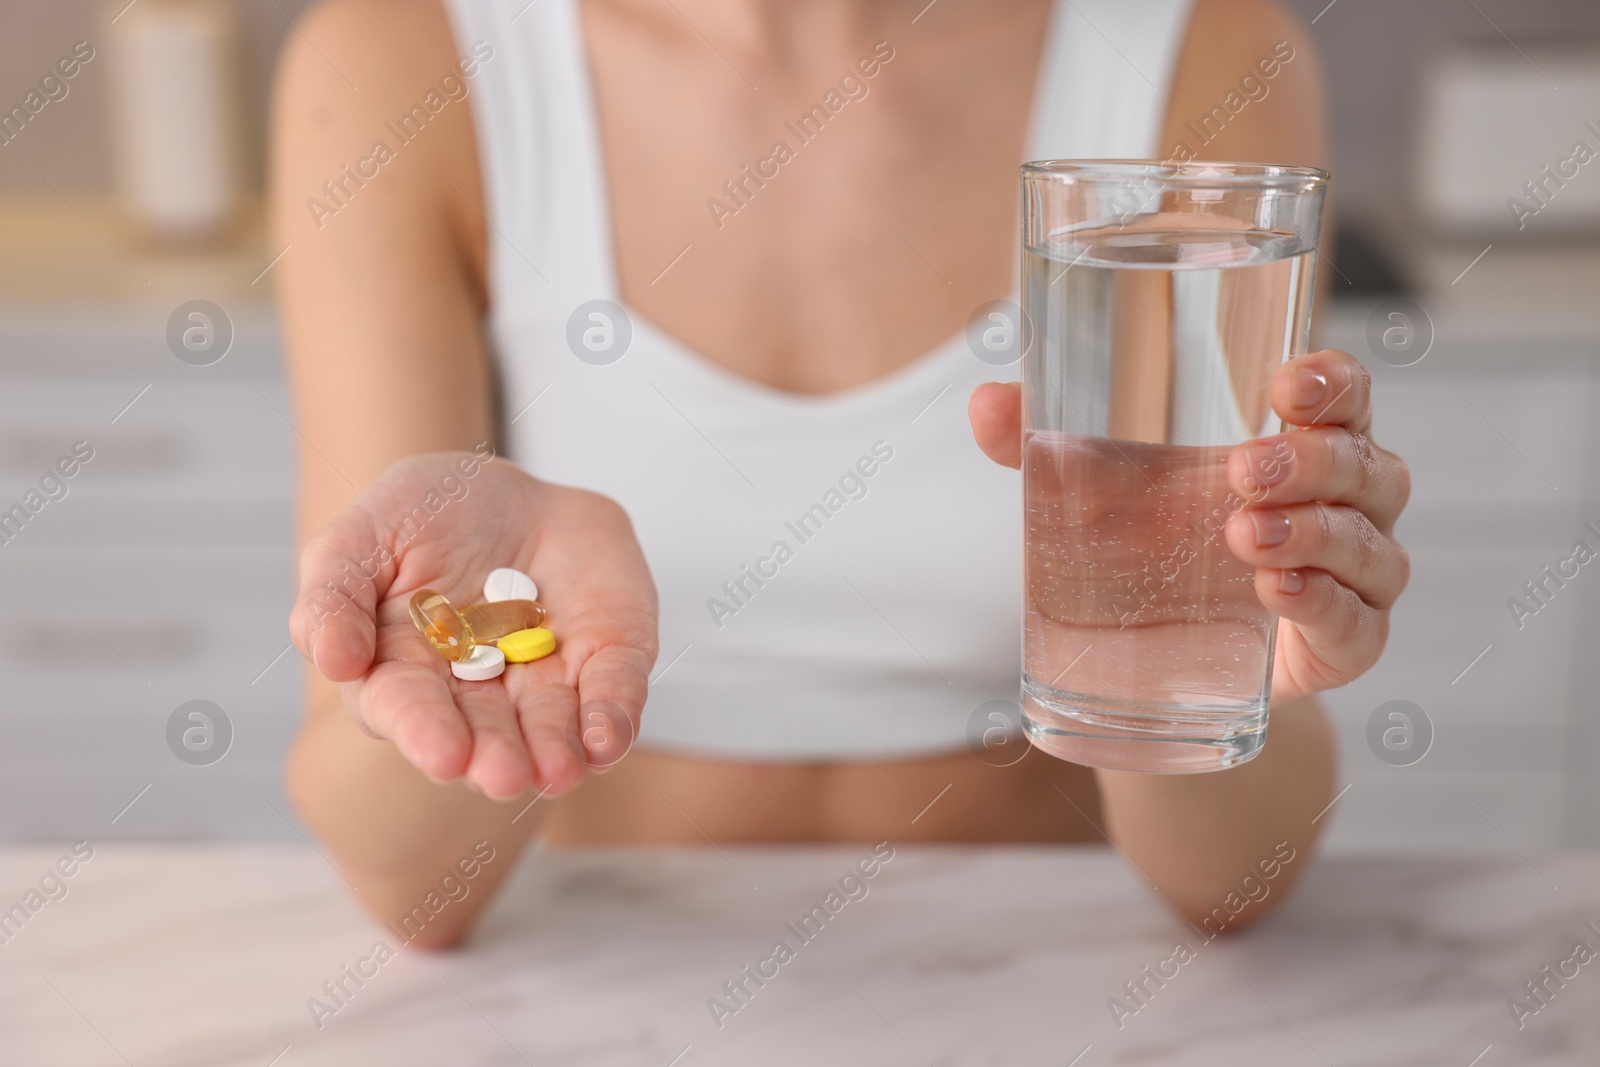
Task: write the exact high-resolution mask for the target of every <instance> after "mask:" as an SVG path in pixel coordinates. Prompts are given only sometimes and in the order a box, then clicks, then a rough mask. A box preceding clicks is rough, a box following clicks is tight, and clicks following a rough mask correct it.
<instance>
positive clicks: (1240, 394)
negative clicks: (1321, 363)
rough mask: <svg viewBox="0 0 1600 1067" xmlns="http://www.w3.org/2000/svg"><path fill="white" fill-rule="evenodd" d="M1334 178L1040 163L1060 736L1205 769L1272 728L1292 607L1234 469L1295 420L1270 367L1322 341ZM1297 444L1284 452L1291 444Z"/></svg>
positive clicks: (1026, 390) (1034, 344) (1031, 369)
mask: <svg viewBox="0 0 1600 1067" xmlns="http://www.w3.org/2000/svg"><path fill="white" fill-rule="evenodd" d="M1327 180H1328V175H1327V174H1326V173H1325V172H1323V171H1319V170H1311V169H1308V168H1301V167H1279V166H1268V165H1263V164H1246V163H1207V162H1188V163H1154V162H1135V161H1109V160H1082V161H1067V160H1049V161H1044V162H1039V163H1030V164H1028V165H1027V166H1025V167H1023V169H1022V195H1023V219H1022V229H1023V318H1024V322H1025V324H1026V328H1027V329H1028V330H1029V332H1030V336H1029V337H1028V338H1026V339H1025V343H1026V345H1027V350H1026V355H1025V356H1024V359H1023V417H1022V424H1023V458H1022V479H1023V497H1024V509H1025V513H1024V521H1025V526H1026V532H1025V535H1024V536H1025V544H1024V559H1025V561H1024V620H1023V621H1024V636H1023V662H1022V689H1023V693H1022V708H1023V724H1024V727H1025V728H1026V730H1027V733H1028V736H1029V738H1030V739H1031V740H1032V742H1033V744H1034V745H1035V746H1036V747H1038V748H1040V749H1042V750H1043V751H1045V752H1048V753H1049V754H1051V755H1053V756H1059V757H1061V758H1062V759H1067V760H1071V761H1073V762H1074V763H1082V764H1086V765H1088V766H1091V767H1104V768H1110V769H1116V770H1133V771H1164V772H1173V773H1192V772H1197V771H1213V770H1222V769H1224V768H1227V767H1232V766H1236V765H1238V764H1240V763H1243V762H1245V761H1246V760H1249V759H1251V758H1253V757H1254V756H1255V755H1256V754H1257V753H1258V752H1260V751H1261V748H1262V746H1263V745H1265V743H1266V730H1267V704H1268V700H1269V697H1270V694H1271V689H1272V653H1273V643H1274V640H1275V638H1276V637H1277V625H1278V619H1277V615H1276V614H1275V613H1274V612H1272V611H1270V610H1268V609H1267V608H1266V607H1265V606H1263V605H1262V603H1261V601H1260V599H1259V598H1258V597H1257V596H1256V592H1255V587H1254V568H1252V567H1249V566H1246V565H1245V564H1243V563H1241V562H1240V561H1239V560H1238V559H1236V558H1235V557H1234V556H1233V554H1232V553H1231V552H1230V551H1229V550H1228V546H1227V544H1226V542H1225V540H1224V537H1223V526H1224V524H1225V523H1226V522H1227V520H1228V519H1229V517H1230V516H1232V515H1233V514H1234V513H1235V512H1237V511H1239V510H1240V509H1242V508H1244V507H1246V506H1247V505H1249V504H1250V503H1251V501H1252V495H1254V494H1244V495H1242V494H1240V493H1236V492H1234V491H1233V490H1232V489H1231V488H1230V486H1229V484H1228V478H1227V473H1226V468H1227V460H1228V455H1229V453H1230V452H1231V451H1232V450H1233V448H1234V446H1235V445H1238V444H1240V443H1241V442H1243V441H1247V440H1249V439H1251V438H1254V437H1259V436H1264V435H1268V434H1272V433H1276V432H1278V431H1279V430H1280V429H1281V427H1282V423H1281V421H1280V420H1279V419H1278V417H1277V416H1276V415H1275V414H1274V413H1273V411H1272V405H1271V403H1270V402H1269V399H1268V389H1269V386H1270V383H1271V379H1272V374H1273V371H1274V370H1276V369H1277V367H1278V365H1279V364H1281V363H1282V362H1283V360H1284V358H1285V357H1286V356H1289V355H1294V354H1297V353H1302V352H1305V351H1306V350H1307V346H1308V344H1309V341H1310V331H1311V296H1312V289H1313V284H1314V277H1315V274H1316V241H1317V235H1318V231H1319V229H1320V228H1321V224H1322V205H1323V197H1324V193H1325V190H1326V187H1327ZM1280 451H1282V452H1283V453H1284V454H1283V455H1281V456H1278V457H1275V458H1273V459H1271V460H1269V461H1268V462H1269V465H1273V464H1278V463H1283V464H1287V463H1289V462H1290V461H1291V460H1292V458H1293V457H1292V450H1291V449H1290V448H1288V447H1287V446H1286V447H1285V448H1283V449H1281V450H1280ZM1255 473H1260V474H1262V475H1265V476H1267V477H1270V476H1271V475H1272V473H1273V472H1272V471H1269V470H1263V471H1260V472H1252V474H1255ZM1260 485H1261V483H1259V482H1255V481H1252V482H1251V483H1250V486H1253V487H1255V490H1256V491H1259V487H1260ZM1247 488H1248V487H1247Z"/></svg>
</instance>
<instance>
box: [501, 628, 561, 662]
mask: <svg viewBox="0 0 1600 1067" xmlns="http://www.w3.org/2000/svg"><path fill="white" fill-rule="evenodd" d="M495 647H496V648H498V649H499V650H500V651H501V652H504V653H505V654H506V661H507V662H508V663H531V662H532V661H534V660H536V659H544V658H545V657H546V656H548V655H549V654H550V653H552V652H554V651H555V650H556V635H555V634H553V633H551V632H550V631H549V630H546V629H544V628H543V627H540V628H538V629H534V630H518V631H517V632H516V633H510V634H506V635H505V636H504V637H502V638H501V639H500V640H498V641H496V642H495Z"/></svg>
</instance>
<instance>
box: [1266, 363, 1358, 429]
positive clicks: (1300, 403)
mask: <svg viewBox="0 0 1600 1067" xmlns="http://www.w3.org/2000/svg"><path fill="white" fill-rule="evenodd" d="M1272 410H1274V411H1276V412H1277V413H1278V417H1279V418H1281V419H1283V421H1284V422H1286V423H1288V424H1289V425H1290V426H1343V427H1344V428H1345V429H1347V430H1353V431H1355V432H1357V433H1365V432H1366V431H1367V430H1368V429H1370V428H1371V426H1372V376H1371V375H1370V374H1368V373H1367V368H1365V367H1363V366H1362V365H1361V362H1360V361H1359V360H1357V359H1356V358H1355V357H1354V356H1352V355H1350V353H1348V352H1339V351H1336V350H1334V349H1324V350H1323V351H1321V352H1313V353H1311V354H1310V355H1307V356H1295V357H1293V358H1292V359H1288V360H1285V361H1284V363H1283V365H1282V366H1281V367H1279V368H1278V370H1277V372H1276V373H1275V374H1274V375H1273V376H1272Z"/></svg>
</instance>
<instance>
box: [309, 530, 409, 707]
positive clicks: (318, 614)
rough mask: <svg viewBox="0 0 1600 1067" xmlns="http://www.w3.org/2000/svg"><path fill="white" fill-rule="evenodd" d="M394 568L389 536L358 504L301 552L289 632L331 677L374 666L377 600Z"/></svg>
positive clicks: (356, 674)
mask: <svg viewBox="0 0 1600 1067" xmlns="http://www.w3.org/2000/svg"><path fill="white" fill-rule="evenodd" d="M395 570H396V564H395V560H394V556H393V553H392V552H391V550H390V546H389V543H388V539H387V538H386V537H384V536H382V535H381V534H380V533H379V532H378V530H377V528H376V526H375V525H374V524H373V522H372V519H371V516H370V515H368V514H367V512H365V511H364V510H361V509H359V508H355V507H350V508H346V509H344V510H343V511H341V512H340V513H339V514H338V515H337V516H335V517H334V519H333V521H332V522H330V523H329V524H328V525H327V527H326V528H325V529H323V531H322V532H321V533H319V534H317V536H315V537H314V538H312V539H311V540H310V541H309V542H308V543H307V544H306V547H305V550H304V551H302V552H301V553H300V591H299V593H298V595H297V596H296V598H295V606H294V610H293V611H292V612H291V613H290V615H289V636H290V638H291V639H292V640H293V641H294V645H295V647H296V648H298V649H299V650H300V654H301V655H303V656H305V657H306V658H307V659H308V660H310V661H311V662H312V663H313V664H314V665H315V666H316V668H317V670H318V671H320V672H321V673H322V674H323V675H324V676H325V677H327V678H328V679H329V680H330V681H335V682H348V681H353V680H355V679H357V678H360V677H361V676H362V675H363V674H365V673H366V671H367V668H369V667H371V666H372V658H373V655H374V653H375V651H376V649H377V643H378V624H377V609H378V602H379V601H380V600H381V599H382V597H383V595H384V593H386V592H387V591H388V589H389V586H390V584H391V583H392V582H393V580H394V575H395Z"/></svg>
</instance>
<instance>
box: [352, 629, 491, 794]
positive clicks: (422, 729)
mask: <svg viewBox="0 0 1600 1067" xmlns="http://www.w3.org/2000/svg"><path fill="white" fill-rule="evenodd" d="M360 713H361V717H362V719H363V720H364V721H365V722H366V723H367V724H368V725H369V726H371V727H372V729H373V731H374V732H376V733H377V735H378V736H379V737H385V738H388V739H389V740H390V741H391V742H393V743H394V746H395V748H397V749H399V750H400V754H401V755H402V756H404V757H405V758H406V759H408V760H410V761H411V762H412V763H413V764H415V765H416V767H417V769H418V770H420V771H422V773H423V774H426V775H427V776H428V777H429V778H432V779H433V780H434V781H437V782H448V781H453V780H455V779H457V778H459V777H461V775H462V773H463V772H465V771H466V769H467V764H468V761H469V760H470V759H471V758H472V734H471V732H470V731H469V730H468V729H467V724H466V721H465V720H464V719H462V717H461V712H460V710H459V709H457V707H456V702H455V698H454V696H453V695H452V694H451V692H450V684H449V683H448V682H447V681H445V679H444V678H443V677H441V676H440V674H439V672H438V671H437V670H436V669H435V668H432V667H425V666H423V665H422V664H420V663H412V662H408V661H406V660H400V659H390V660H385V661H384V662H382V663H380V664H378V665H377V666H376V667H375V668H373V670H372V673H371V675H369V676H368V677H367V678H366V680H365V681H364V682H363V683H362V685H361V697H360Z"/></svg>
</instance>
